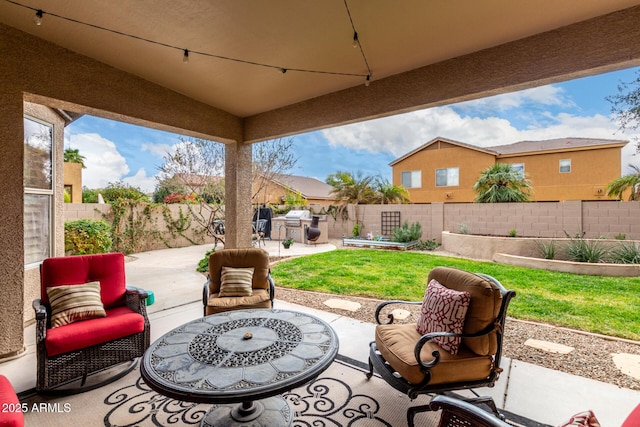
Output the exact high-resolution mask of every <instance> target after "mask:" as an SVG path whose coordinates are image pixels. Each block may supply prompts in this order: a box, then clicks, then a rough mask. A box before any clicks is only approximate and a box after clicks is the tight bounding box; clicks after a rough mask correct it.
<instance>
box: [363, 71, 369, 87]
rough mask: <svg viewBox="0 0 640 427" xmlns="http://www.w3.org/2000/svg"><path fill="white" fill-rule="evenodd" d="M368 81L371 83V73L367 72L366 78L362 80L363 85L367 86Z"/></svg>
mask: <svg viewBox="0 0 640 427" xmlns="http://www.w3.org/2000/svg"><path fill="white" fill-rule="evenodd" d="M369 83H371V74H367V79H366V80H365V81H364V85H365V86H366V87H369Z"/></svg>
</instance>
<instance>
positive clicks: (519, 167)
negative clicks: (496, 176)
mask: <svg viewBox="0 0 640 427" xmlns="http://www.w3.org/2000/svg"><path fill="white" fill-rule="evenodd" d="M511 169H513V170H514V171H515V172H516V173H517V174H518V176H519V177H520V178H524V163H512V164H511Z"/></svg>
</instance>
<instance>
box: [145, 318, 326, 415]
mask: <svg viewBox="0 0 640 427" xmlns="http://www.w3.org/2000/svg"><path fill="white" fill-rule="evenodd" d="M337 352H338V338H337V336H336V334H335V332H334V331H333V329H332V328H331V326H329V325H328V324H327V323H326V322H324V321H323V320H321V319H319V318H317V317H314V316H311V315H308V314H304V313H300V312H295V311H288V310H267V309H261V310H260V309H259V310H237V311H229V312H225V313H218V314H214V315H211V316H207V317H203V318H201V319H197V320H195V321H192V322H189V323H187V324H185V325H182V326H180V327H178V328H176V329H174V330H172V331H170V332H168V333H167V334H165V335H163V336H162V337H160V338H159V339H158V340H156V341H155V342H154V343H153V344H151V346H150V347H149V349H148V350H147V351H146V353H145V355H144V357H143V360H142V363H141V365H140V372H141V375H142V378H143V379H144V381H145V382H146V383H147V385H148V386H149V387H150V388H152V389H153V390H155V391H157V392H158V393H161V394H163V395H166V396H169V397H171V398H174V399H179V400H184V401H190V402H205V403H214V404H222V405H217V406H214V408H213V409H212V411H211V412H210V413H209V414H208V415H207V417H205V420H204V421H203V425H213V422H212V421H213V418H215V419H216V425H242V424H243V423H245V422H249V421H251V422H252V425H274V422H275V421H274V420H273V419H272V418H273V416H276V418H279V417H282V420H283V421H282V422H277V424H284V425H288V424H290V423H291V418H292V417H291V413H290V410H289V408H288V405H287V404H286V402H284V401H280V400H281V399H280V398H275V399H276V400H274V398H272V399H266V400H265V401H264V402H262V403H257V402H255V401H257V400H259V399H265V398H269V397H271V396H276V395H279V394H281V393H283V392H285V391H287V390H291V389H293V388H295V387H298V386H300V385H302V384H305V383H307V382H308V381H310V380H312V379H314V378H315V377H317V376H318V375H319V374H320V373H321V372H323V371H324V370H325V369H326V368H328V367H329V365H330V364H331V362H333V360H334V358H335V356H336V354H337ZM278 399H280V400H278ZM238 402H242V405H240V406H236V407H233V408H231V413H230V415H231V418H232V420H230V421H229V422H228V423H226V424H225V423H223V422H220V420H219V418H221V417H223V418H224V417H226V415H227V414H228V413H229V409H230V407H227V405H228V404H230V403H238ZM285 406H286V408H285ZM270 412H272V413H271V414H270ZM260 417H261V418H264V420H263V421H262V423H261V424H256V423H257V422H258V421H259V419H258V418H260ZM207 420H209V421H207Z"/></svg>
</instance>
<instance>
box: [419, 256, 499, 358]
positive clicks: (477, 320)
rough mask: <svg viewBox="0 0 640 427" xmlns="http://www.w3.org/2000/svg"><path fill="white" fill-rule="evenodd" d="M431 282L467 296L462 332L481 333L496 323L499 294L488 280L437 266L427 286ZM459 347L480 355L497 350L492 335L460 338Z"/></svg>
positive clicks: (431, 272) (494, 337)
mask: <svg viewBox="0 0 640 427" xmlns="http://www.w3.org/2000/svg"><path fill="white" fill-rule="evenodd" d="M432 279H435V280H437V281H438V282H440V283H441V284H442V285H444V286H446V287H447V288H449V289H453V290H456V291H460V292H468V293H469V294H470V296H471V303H470V304H469V309H468V310H467V315H466V317H465V320H464V328H463V330H462V332H463V333H465V334H473V333H476V332H480V331H482V330H483V329H485V328H487V327H488V326H490V325H491V324H492V323H493V322H494V321H495V319H496V317H497V316H498V313H499V312H500V306H501V304H502V294H501V293H500V289H499V288H498V287H497V286H496V285H495V284H494V283H493V282H491V281H490V280H489V279H486V278H484V277H481V276H478V275H476V274H473V273H469V272H467V271H463V270H458V269H455V268H449V267H436V268H434V269H433V270H431V271H430V272H429V278H428V281H427V283H428V282H430V281H431V280H432ZM462 344H463V345H464V346H465V347H467V349H469V350H471V351H473V352H474V353H476V354H478V355H481V356H487V355H494V354H495V353H496V351H498V340H497V337H496V333H495V332H492V333H490V334H488V335H484V336H481V337H475V338H463V339H462Z"/></svg>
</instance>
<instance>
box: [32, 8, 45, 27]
mask: <svg viewBox="0 0 640 427" xmlns="http://www.w3.org/2000/svg"><path fill="white" fill-rule="evenodd" d="M43 14H44V13H43V12H42V10H40V9H38V10H36V14H35V15H34V16H33V23H34V24H36V25H42V15H43Z"/></svg>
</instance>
